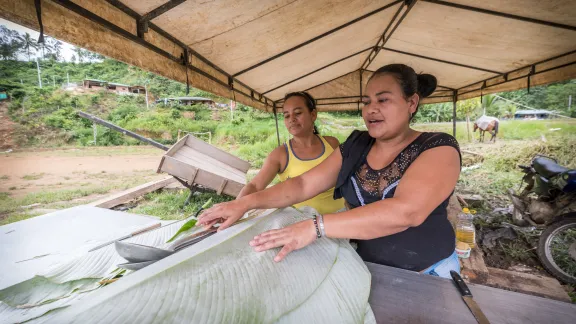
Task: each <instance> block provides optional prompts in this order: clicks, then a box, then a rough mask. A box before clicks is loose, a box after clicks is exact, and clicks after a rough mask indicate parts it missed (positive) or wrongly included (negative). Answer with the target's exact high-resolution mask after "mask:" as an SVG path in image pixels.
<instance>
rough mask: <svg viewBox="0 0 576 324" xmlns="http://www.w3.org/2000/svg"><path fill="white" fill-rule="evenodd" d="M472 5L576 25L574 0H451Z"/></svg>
mask: <svg viewBox="0 0 576 324" xmlns="http://www.w3.org/2000/svg"><path fill="white" fill-rule="evenodd" d="M449 2H452V3H458V4H462V5H466V6H470V7H476V8H482V9H487V10H492V11H497V12H502V13H507V14H512V15H515V16H521V17H527V18H533V19H538V20H543V21H550V22H555V23H559V24H565V25H570V26H576V15H575V14H574V13H575V12H576V1H574V0H546V1H542V0H507V1H502V0H483V1H478V0H449Z"/></svg>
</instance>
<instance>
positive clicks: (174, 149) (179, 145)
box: [165, 136, 186, 156]
mask: <svg viewBox="0 0 576 324" xmlns="http://www.w3.org/2000/svg"><path fill="white" fill-rule="evenodd" d="M185 144H186V136H184V137H182V138H181V139H180V140H178V142H176V144H174V145H172V147H171V148H170V149H169V150H168V151H167V152H166V153H165V155H168V156H174V154H175V153H176V152H178V150H179V149H180V148H182V146H184V145H185Z"/></svg>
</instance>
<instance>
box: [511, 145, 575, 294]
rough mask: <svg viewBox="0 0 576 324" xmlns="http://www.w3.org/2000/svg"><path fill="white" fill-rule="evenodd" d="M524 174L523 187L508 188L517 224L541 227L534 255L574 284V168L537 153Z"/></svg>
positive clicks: (521, 166) (560, 278)
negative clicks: (518, 192) (519, 191)
mask: <svg viewBox="0 0 576 324" xmlns="http://www.w3.org/2000/svg"><path fill="white" fill-rule="evenodd" d="M518 167H519V168H520V169H521V170H522V172H523V173H524V177H523V178H522V183H526V186H525V187H524V190H522V192H521V193H520V194H516V193H515V192H514V190H513V189H510V191H509V196H510V199H511V200H512V204H513V211H512V218H513V221H514V223H515V224H516V225H518V226H530V225H531V226H534V227H536V228H538V229H542V234H541V235H540V237H539V240H538V248H537V254H538V257H539V258H540V261H541V262H542V265H543V266H544V268H545V269H546V270H547V271H548V272H550V273H551V274H552V275H553V276H554V277H556V278H557V279H558V280H560V281H562V282H564V283H570V284H576V170H573V169H568V168H565V167H563V166H561V165H559V164H558V162H557V161H556V160H555V159H553V158H550V157H547V156H543V155H537V156H536V157H534V158H533V159H532V162H531V164H530V166H524V165H519V166H518Z"/></svg>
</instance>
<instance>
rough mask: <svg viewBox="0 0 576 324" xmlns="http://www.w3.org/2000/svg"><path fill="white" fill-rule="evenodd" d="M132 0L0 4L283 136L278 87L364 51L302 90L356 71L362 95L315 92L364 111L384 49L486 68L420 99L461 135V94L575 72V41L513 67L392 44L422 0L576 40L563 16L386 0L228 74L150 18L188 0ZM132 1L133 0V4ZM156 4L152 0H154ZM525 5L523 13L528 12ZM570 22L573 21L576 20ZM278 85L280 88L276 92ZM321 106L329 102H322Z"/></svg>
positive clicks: (28, 22)
mask: <svg viewBox="0 0 576 324" xmlns="http://www.w3.org/2000/svg"><path fill="white" fill-rule="evenodd" d="M553 1H554V2H557V5H563V4H566V3H568V4H570V3H569V2H566V1H564V0H553ZM129 2H130V0H124V1H121V0H94V1H88V0H75V1H70V0H23V1H10V0H0V8H2V9H1V11H0V16H1V17H4V18H6V19H8V20H12V21H15V22H16V23H19V24H22V25H24V26H27V27H30V28H34V29H39V30H40V32H41V34H42V33H43V32H44V31H46V32H47V33H48V34H50V35H52V36H54V37H57V38H59V39H62V40H65V41H67V42H71V43H74V44H77V45H79V46H82V47H85V48H87V49H90V50H94V51H97V52H99V53H102V54H104V55H107V56H110V57H112V58H115V59H119V60H122V61H125V62H126V63H129V64H133V65H136V66H139V67H141V68H144V69H147V70H149V71H151V72H154V73H158V74H160V75H163V76H166V77H168V78H171V79H174V80H176V81H180V82H185V83H186V84H187V85H194V86H195V87H197V88H200V89H203V90H206V91H210V92H212V93H215V94H217V95H220V96H224V97H227V98H230V99H233V100H236V101H238V102H240V103H243V104H246V105H250V106H253V107H255V108H257V109H261V110H264V111H268V112H272V113H273V114H274V116H275V119H276V132H277V135H278V141H280V139H279V132H278V119H277V113H278V111H279V110H280V109H281V108H282V103H283V99H282V98H278V92H277V91H279V90H282V89H289V87H290V86H294V85H296V84H298V82H299V81H301V80H303V79H306V78H308V77H310V76H313V75H318V73H321V72H325V71H326V69H329V68H331V67H334V66H337V65H339V64H341V63H343V62H345V61H349V60H351V59H357V58H358V57H359V56H361V55H365V59H364V60H363V63H362V64H361V66H360V67H359V68H358V69H357V70H355V71H352V72H350V71H347V72H346V73H345V74H344V75H339V76H337V77H336V78H331V79H329V80H327V81H324V82H322V83H320V84H314V85H313V86H312V87H307V88H306V89H300V90H306V91H309V90H312V89H316V88H318V87H321V86H323V85H327V84H329V83H332V82H334V81H335V80H338V79H342V78H344V77H346V76H353V78H354V79H355V80H357V81H358V90H359V92H357V93H358V95H342V96H329V97H321V96H320V97H317V99H316V101H317V105H318V106H319V109H320V110H348V111H350V110H352V111H353V110H358V111H359V110H360V99H361V96H362V91H363V87H364V86H365V83H366V82H367V79H368V77H369V75H370V73H372V72H373V71H371V70H370V67H371V64H373V63H374V62H375V61H377V59H378V58H379V57H380V56H379V54H380V53H383V52H386V53H388V54H391V53H393V54H397V55H402V56H403V57H410V58H414V59H418V60H424V61H425V62H430V64H432V63H441V64H443V66H452V67H457V68H463V69H466V71H476V72H478V73H488V74H489V75H490V76H489V77H487V78H483V79H481V80H480V81H474V82H472V83H470V84H467V85H464V86H460V87H457V88H456V87H449V86H446V85H442V84H440V85H439V86H438V88H437V90H436V91H435V92H434V93H433V94H432V95H431V96H430V97H428V98H426V99H425V100H423V101H422V102H423V103H436V102H453V113H452V114H453V132H454V134H455V133H456V102H457V101H458V100H462V99H468V98H472V97H477V96H482V95H483V94H487V93H494V92H500V91H507V90H515V89H522V88H527V89H528V91H529V89H530V87H531V86H534V85H540V84H547V83H550V82H555V81H561V80H566V79H571V78H576V49H575V48H574V45H572V50H569V51H566V52H564V53H560V54H557V55H554V56H552V57H549V58H546V59H544V60H539V61H537V62H532V63H529V64H525V65H523V66H521V67H519V68H514V69H512V70H508V71H501V70H500V69H494V68H486V67H483V66H479V65H477V64H464V63H462V62H457V61H456V60H448V59H441V58H438V57H434V56H437V55H432V54H430V55H424V54H423V53H414V52H412V51H408V50H401V49H398V48H394V46H389V45H388V44H389V43H390V42H389V41H390V40H391V39H392V36H393V35H394V34H395V32H397V30H399V27H400V26H403V22H404V21H405V20H406V19H407V17H410V14H411V12H413V11H414V10H413V9H414V8H415V7H417V6H418V5H419V4H420V3H426V4H429V5H434V6H442V7H445V8H450V9H457V10H462V11H465V12H473V13H480V14H484V15H488V16H493V17H499V18H504V19H506V20H512V21H519V22H525V23H530V24H535V25H537V26H542V28H552V29H553V30H554V31H556V30H558V31H566V32H569V33H573V34H568V36H566V34H564V36H563V37H572V35H574V40H576V26H573V25H570V24H565V23H563V22H556V21H548V20H542V19H537V18H533V17H526V16H522V15H517V14H512V13H509V12H504V11H497V10H493V9H494V8H493V7H494V6H493V7H489V6H488V7H486V5H484V8H480V7H481V6H482V5H483V4H475V6H470V5H468V4H469V3H470V1H467V0H452V1H450V2H449V1H441V0H395V1H392V0H390V1H387V2H386V3H385V4H384V2H383V5H382V6H380V7H376V8H375V9H373V10H371V11H369V12H365V13H364V14H362V15H360V16H358V17H356V18H354V19H352V20H349V21H347V22H345V23H343V24H340V25H338V26H335V27H333V28H331V29H328V30H326V31H324V32H323V33H321V34H319V35H317V36H315V37H313V38H310V39H308V40H306V41H304V42H301V43H298V44H296V45H295V46H292V47H290V48H288V49H283V50H282V51H280V52H278V53H276V54H274V55H272V56H270V57H268V58H265V59H263V60H260V61H258V62H257V63H255V64H251V65H249V66H247V67H244V68H241V69H240V70H239V71H236V72H234V73H229V72H227V71H226V70H225V69H224V68H221V67H219V66H218V65H216V64H214V63H213V62H212V61H211V60H209V59H208V58H206V56H204V55H202V54H200V53H199V51H198V50H195V49H193V48H192V46H190V45H187V44H186V42H184V41H182V40H180V39H178V38H177V37H175V36H173V35H172V34H171V33H170V32H171V31H170V32H169V31H166V30H164V29H162V28H160V27H159V26H158V25H157V24H155V23H153V22H152V20H154V19H157V18H159V17H161V16H162V15H166V14H168V13H170V12H173V11H177V10H180V8H181V7H182V6H183V4H184V3H186V0H170V1H167V2H163V1H156V2H157V3H161V4H160V5H157V6H155V7H152V8H148V9H147V10H146V12H144V13H142V12H140V13H139V12H137V11H136V10H134V9H133V8H132V7H133V6H134V2H130V3H129ZM512 2H513V3H514V5H516V6H517V7H518V6H521V5H522V4H520V5H518V4H515V3H516V2H518V1H512ZM127 3H129V5H128V4H127ZM152 3H154V1H152ZM467 3H468V4H467ZM472 3H474V2H472ZM130 5H131V6H132V7H131V6H130ZM498 5H499V4H496V6H497V7H498ZM570 5H571V4H570ZM141 6H143V5H141ZM140 11H142V10H140ZM387 11H391V12H390V13H392V11H393V16H392V18H391V19H390V20H389V21H387V22H386V24H385V26H384V28H383V30H384V31H383V32H382V34H381V35H380V36H379V37H378V38H377V41H376V43H375V44H374V45H373V46H370V47H365V48H363V49H361V50H359V51H356V52H354V53H351V54H348V55H345V56H343V57H341V58H339V59H337V60H334V61H331V62H329V63H328V64H325V65H323V66H320V67H318V68H315V69H313V70H311V71H307V72H306V73H303V74H301V75H299V76H297V77H295V78H290V79H287V80H289V81H285V82H282V83H278V82H277V83H276V84H274V85H273V86H270V87H269V88H267V89H264V90H262V89H260V90H259V91H258V90H255V88H256V87H254V86H251V85H250V84H249V83H250V82H243V81H241V80H239V77H241V76H246V75H248V74H250V72H253V71H254V70H256V69H258V68H260V67H262V66H265V65H267V64H270V63H271V62H273V61H277V60H278V59H280V58H285V57H287V56H289V55H290V54H294V52H296V51H297V50H299V49H302V48H305V47H306V46H309V45H311V44H313V43H315V42H318V41H319V40H322V39H324V40H325V39H327V38H330V37H333V36H334V35H335V34H336V33H337V32H338V31H342V30H344V29H346V28H348V27H350V26H352V25H354V24H356V23H358V22H361V21H366V20H367V19H373V18H374V17H376V15H378V14H381V13H383V12H387ZM508 11H510V10H508ZM522 12H524V13H525V12H527V11H522ZM75 18H81V19H75ZM75 20H79V21H75ZM569 22H572V20H570V21H569ZM82 27H84V28H86V29H87V30H89V31H90V32H94V33H95V34H96V35H92V37H87V32H83V31H82V30H79V28H80V29H81V28H82ZM257 36H258V35H255V36H254V37H257ZM561 36H562V35H561ZM559 37H560V36H559ZM126 41H128V43H126ZM254 41H255V40H254ZM573 44H576V42H573ZM119 45H123V47H124V48H120V49H119V48H118V47H120V46H119ZM133 45H137V46H133ZM115 47H116V48H115ZM122 50H124V51H126V50H130V54H129V55H126V53H125V52H124V53H122V52H121V51H122ZM204 54H205V53H204ZM139 56H143V57H145V58H146V59H141V58H139ZM160 58H162V59H160ZM166 59H167V60H166ZM154 60H155V61H154ZM150 61H154V62H150ZM516 65H518V64H516ZM356 74H357V77H356ZM354 82H356V81H354ZM440 82H442V80H440ZM260 88H262V87H260ZM275 91H276V93H274V92H275ZM271 95H273V96H272V98H271V97H270V96H271ZM274 96H276V97H277V99H276V100H274V99H273V97H274ZM323 107H329V108H328V109H325V108H324V109H323ZM336 107H340V108H336Z"/></svg>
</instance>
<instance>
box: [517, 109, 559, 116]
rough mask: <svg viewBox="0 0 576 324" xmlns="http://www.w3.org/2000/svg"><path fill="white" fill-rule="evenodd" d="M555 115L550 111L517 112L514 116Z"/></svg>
mask: <svg viewBox="0 0 576 324" xmlns="http://www.w3.org/2000/svg"><path fill="white" fill-rule="evenodd" d="M549 114H553V112H552V111H548V110H543V109H540V110H517V111H516V112H515V113H514V115H549Z"/></svg>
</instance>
